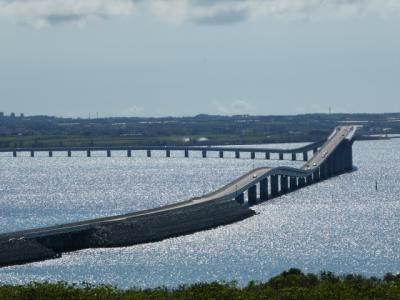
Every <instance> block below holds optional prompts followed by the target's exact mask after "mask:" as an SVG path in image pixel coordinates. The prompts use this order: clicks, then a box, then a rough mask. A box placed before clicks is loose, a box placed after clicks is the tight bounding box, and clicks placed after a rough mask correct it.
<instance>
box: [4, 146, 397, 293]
mask: <svg viewBox="0 0 400 300" xmlns="http://www.w3.org/2000/svg"><path fill="white" fill-rule="evenodd" d="M302 145H304V144H274V145H256V146H255V147H277V148H293V147H298V146H302ZM247 146H248V145H247ZM399 153H400V139H391V140H376V141H356V142H355V143H354V145H353V158H354V170H353V171H352V172H349V173H346V174H343V175H340V176H337V177H335V178H332V179H329V180H326V181H324V182H320V183H317V184H314V185H312V186H308V187H306V188H303V189H301V190H298V191H295V192H292V193H290V194H287V195H284V196H281V197H278V198H275V199H273V200H270V201H268V202H265V203H262V204H259V205H256V206H253V207H252V209H254V210H255V211H256V213H257V214H256V215H255V216H253V217H251V218H248V219H246V220H243V221H240V222H237V223H234V224H231V225H226V226H221V227H217V228H215V229H212V230H206V231H202V232H197V233H194V234H190V235H185V236H181V237H177V238H170V239H166V240H163V241H160V242H156V243H148V244H142V245H135V246H130V247H122V248H104V249H103V248H101V249H86V250H81V251H77V252H73V253H66V254H63V255H62V257H61V258H59V259H53V260H47V261H43V262H35V263H30V264H26V265H19V266H11V267H5V268H0V283H3V284H6V283H7V284H9V283H10V284H24V283H27V282H31V281H39V282H43V281H49V282H56V281H67V282H70V283H82V282H87V283H92V284H110V285H113V286H116V287H119V288H151V287H158V286H166V287H171V288H174V287H178V286H179V285H183V284H193V283H198V282H212V281H220V282H231V281H235V282H237V284H238V285H240V286H243V285H246V284H247V283H248V282H249V281H266V280H268V279H269V278H271V277H273V276H275V275H277V274H279V273H281V272H282V271H284V270H287V269H289V268H300V269H301V270H303V271H304V272H314V273H319V272H321V271H331V272H335V273H336V274H345V273H357V274H362V275H366V276H377V277H382V276H383V275H384V274H385V273H388V272H391V273H398V272H400V250H399V249H400V230H399V228H400V226H399V225H400V197H399V195H400V154H399ZM217 155H218V153H211V152H209V153H207V156H208V157H207V158H202V157H201V153H196V152H193V153H192V152H191V153H190V158H184V154H183V152H182V151H173V152H172V153H171V157H170V158H166V157H165V152H161V151H159V152H158V151H155V152H152V157H151V158H148V157H146V153H144V152H141V151H137V152H133V157H127V156H126V152H118V151H115V152H113V153H112V157H106V153H104V152H94V153H93V154H92V157H90V158H88V157H86V153H79V152H73V156H72V157H66V156H67V155H66V153H64V152H55V153H54V154H53V157H48V154H47V153H35V157H33V158H32V157H29V156H28V153H25V154H21V155H19V157H17V158H14V157H11V156H12V155H11V154H10V153H1V154H0V233H4V232H11V231H17V230H21V229H28V228H33V227H39V226H47V225H55V224H61V223H65V222H73V221H78V220H85V219H92V218H97V217H104V216H111V215H118V214H124V213H128V212H134V211H140V210H143V209H149V208H154V207H159V206H162V205H166V204H171V203H176V202H179V201H183V200H187V199H189V198H191V197H194V196H201V195H203V194H205V193H207V192H210V191H213V190H215V189H217V188H219V187H221V186H223V185H225V184H227V183H229V182H230V181H232V180H234V179H235V178H237V177H239V176H240V175H242V174H243V173H245V172H247V171H249V170H251V169H252V168H255V167H261V166H271V167H274V166H282V165H284V166H293V167H300V166H302V164H303V163H304V162H302V161H291V160H290V157H285V158H287V160H284V161H280V160H278V157H275V155H272V156H271V158H272V159H271V160H265V157H264V155H263V154H262V153H260V154H257V156H256V159H254V160H252V159H250V156H249V155H248V154H246V155H244V154H243V155H242V157H241V158H240V159H235V158H234V153H225V158H223V159H221V158H218V157H217ZM376 183H377V186H376ZM376 187H377V189H376Z"/></svg>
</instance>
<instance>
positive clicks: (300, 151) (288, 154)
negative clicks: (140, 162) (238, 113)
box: [0, 140, 325, 161]
mask: <svg viewBox="0 0 400 300" xmlns="http://www.w3.org/2000/svg"><path fill="white" fill-rule="evenodd" d="M324 142H325V140H322V141H319V142H316V143H312V144H309V145H306V146H303V147H298V148H293V149H276V148H249V147H199V146H191V147H190V146H134V147H133V146H130V147H129V146H121V147H119V146H118V147H46V148H2V149H0V152H2V153H10V154H12V156H13V157H17V156H18V154H19V153H29V155H30V156H31V157H34V156H35V153H37V152H41V153H42V152H45V153H48V156H49V157H52V156H53V153H55V152H64V153H66V156H67V157H71V156H72V154H73V152H84V153H86V156H87V157H91V156H92V153H93V152H104V153H106V155H107V157H111V155H112V152H113V151H125V152H126V155H127V156H128V157H131V156H132V155H133V154H134V152H135V151H145V152H146V154H147V157H151V155H152V152H153V151H158V152H160V151H163V152H165V156H166V157H171V152H172V151H179V152H181V153H183V155H184V157H189V156H190V152H201V155H202V157H203V158H206V157H207V153H209V152H216V153H218V156H219V157H220V158H224V154H225V153H227V152H230V153H235V157H236V158H240V157H241V155H242V154H243V153H247V154H250V158H252V159H255V158H256V153H262V154H263V155H264V157H265V159H271V158H273V157H272V156H271V155H274V156H275V158H276V159H279V160H284V159H291V160H304V161H307V160H308V157H310V156H311V155H312V154H314V153H316V152H317V151H318V148H320V147H321V146H322V144H323V143H324Z"/></svg>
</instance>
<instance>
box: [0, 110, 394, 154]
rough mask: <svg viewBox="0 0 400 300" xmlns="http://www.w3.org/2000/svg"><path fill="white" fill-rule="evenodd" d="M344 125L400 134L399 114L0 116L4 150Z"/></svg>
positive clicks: (207, 138)
mask: <svg viewBox="0 0 400 300" xmlns="http://www.w3.org/2000/svg"><path fill="white" fill-rule="evenodd" d="M344 124H352V125H359V126H360V129H359V130H358V132H359V136H358V139H385V138H389V137H390V135H392V134H400V113H382V114H364V113H356V114H304V115H288V116H273V115H271V116H256V115H234V116H219V115H206V114H200V115H197V116H193V117H160V118H150V117H126V118H125V117H120V118H113V117H110V118H94V119H93V118H62V117H53V116H27V115H24V114H19V115H16V114H15V113H11V114H9V115H6V114H4V113H0V148H16V147H18V148H24V147H30V148H32V147H33V148H34V147H49V146H51V147H57V146H60V147H65V146H76V147H82V146H84V147H86V146H87V147H92V146H131V145H132V146H133V145H157V146H163V145H228V144H262V143H292V142H312V141H318V140H321V139H323V138H325V137H326V136H327V134H329V133H330V132H331V130H332V128H333V127H335V126H337V125H344Z"/></svg>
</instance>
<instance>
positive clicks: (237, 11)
mask: <svg viewBox="0 0 400 300" xmlns="http://www.w3.org/2000/svg"><path fill="white" fill-rule="evenodd" d="M135 12H136V13H138V14H145V15H149V16H154V17H157V18H161V19H163V20H166V21H168V22H174V23H185V22H191V23H198V24H208V25H221V24H232V23H238V22H243V21H245V20H257V19H260V18H270V19H271V18H272V19H283V20H299V19H308V20H319V19H327V18H348V17H355V16H365V15H370V14H378V15H388V14H393V13H396V14H398V13H399V12H400V0H0V18H11V19H15V20H16V21H17V22H22V23H26V24H30V25H32V26H34V27H38V28H41V27H46V26H51V25H56V24H62V23H78V24H84V23H86V22H87V21H90V20H92V19H106V18H111V17H119V16H131V15H133V14H134V13H135Z"/></svg>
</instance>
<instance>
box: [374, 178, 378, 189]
mask: <svg viewBox="0 0 400 300" xmlns="http://www.w3.org/2000/svg"><path fill="white" fill-rule="evenodd" d="M375 191H378V180H375Z"/></svg>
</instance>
